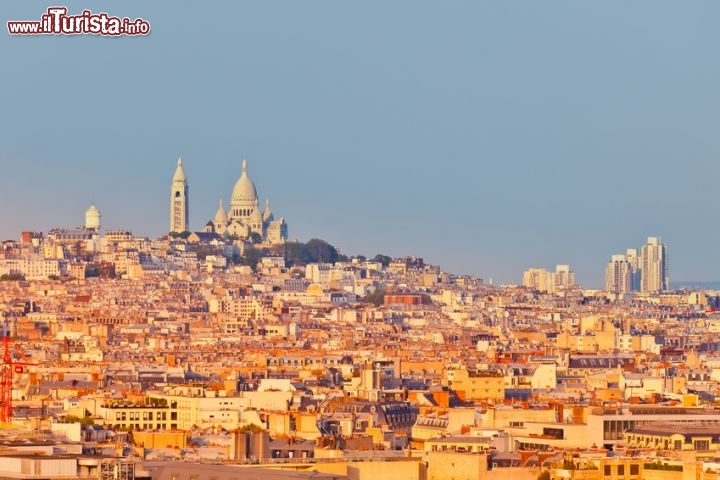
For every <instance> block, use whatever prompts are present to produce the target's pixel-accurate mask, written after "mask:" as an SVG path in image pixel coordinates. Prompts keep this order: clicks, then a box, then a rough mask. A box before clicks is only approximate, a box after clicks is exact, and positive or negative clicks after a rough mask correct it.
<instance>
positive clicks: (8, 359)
mask: <svg viewBox="0 0 720 480" xmlns="http://www.w3.org/2000/svg"><path fill="white" fill-rule="evenodd" d="M8 334H9V332H8V330H7V329H6V330H5V335H4V336H3V350H4V353H3V363H2V365H0V423H1V424H3V425H7V424H9V423H10V422H12V417H13V407H12V390H13V373H22V372H23V367H24V366H33V365H37V364H35V363H25V362H16V361H15V360H13V358H12V355H11V354H10V336H9V335H8Z"/></svg>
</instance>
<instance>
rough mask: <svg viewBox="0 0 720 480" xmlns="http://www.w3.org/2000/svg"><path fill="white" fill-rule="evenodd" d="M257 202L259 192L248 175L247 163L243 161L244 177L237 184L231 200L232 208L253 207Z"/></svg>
mask: <svg viewBox="0 0 720 480" xmlns="http://www.w3.org/2000/svg"><path fill="white" fill-rule="evenodd" d="M256 201H257V190H255V184H254V183H253V182H252V180H250V177H248V174H247V161H246V160H243V164H242V175H241V176H240V178H239V179H238V181H237V182H235V186H234V187H233V190H232V197H231V198H230V204H231V206H233V207H235V206H239V205H247V206H252V205H254V204H255V202H256Z"/></svg>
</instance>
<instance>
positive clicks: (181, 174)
mask: <svg viewBox="0 0 720 480" xmlns="http://www.w3.org/2000/svg"><path fill="white" fill-rule="evenodd" d="M173 181H180V182H184V181H185V171H184V170H183V164H182V157H178V161H177V168H176V169H175V175H173Z"/></svg>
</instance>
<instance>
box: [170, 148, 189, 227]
mask: <svg viewBox="0 0 720 480" xmlns="http://www.w3.org/2000/svg"><path fill="white" fill-rule="evenodd" d="M189 213H190V209H189V198H188V183H187V177H185V171H184V170H183V165H182V157H179V158H178V161H177V168H176V169H175V175H173V179H172V183H171V185H170V232H174V233H182V232H185V231H187V230H189V227H188V224H189V218H190V215H189Z"/></svg>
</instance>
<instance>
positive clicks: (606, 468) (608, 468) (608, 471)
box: [603, 465, 612, 477]
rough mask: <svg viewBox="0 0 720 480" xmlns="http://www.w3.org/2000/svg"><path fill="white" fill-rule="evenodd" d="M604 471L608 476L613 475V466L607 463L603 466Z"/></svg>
mask: <svg viewBox="0 0 720 480" xmlns="http://www.w3.org/2000/svg"><path fill="white" fill-rule="evenodd" d="M603 473H604V474H605V476H606V477H609V476H610V475H612V466H610V465H605V466H604V467H603Z"/></svg>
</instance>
